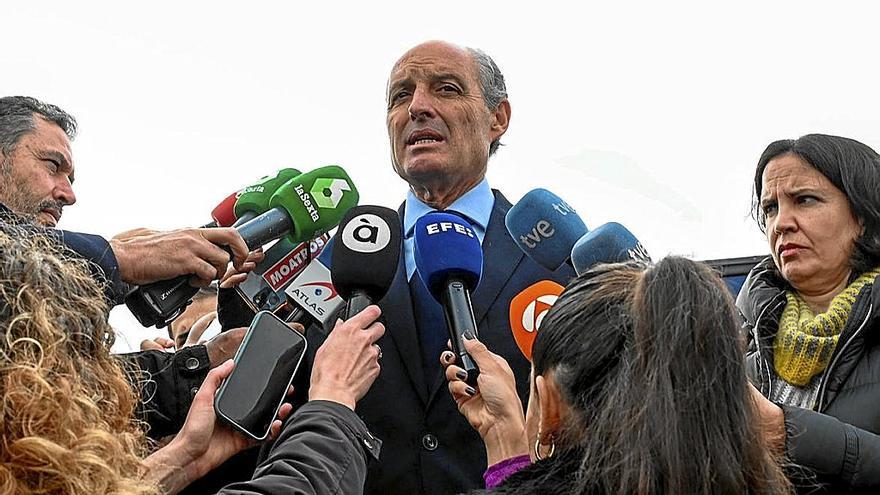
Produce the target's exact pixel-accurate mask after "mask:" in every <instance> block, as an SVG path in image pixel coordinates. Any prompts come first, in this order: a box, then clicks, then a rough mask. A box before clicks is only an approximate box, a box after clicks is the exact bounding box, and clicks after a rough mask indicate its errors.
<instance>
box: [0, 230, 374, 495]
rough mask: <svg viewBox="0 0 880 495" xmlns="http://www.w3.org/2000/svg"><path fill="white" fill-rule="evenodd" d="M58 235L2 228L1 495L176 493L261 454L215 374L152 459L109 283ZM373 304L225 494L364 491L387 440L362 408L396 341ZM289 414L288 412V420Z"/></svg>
mask: <svg viewBox="0 0 880 495" xmlns="http://www.w3.org/2000/svg"><path fill="white" fill-rule="evenodd" d="M63 249H64V248H63V247H60V246H59V245H58V244H56V243H55V242H54V241H53V240H50V239H47V238H44V237H41V236H38V235H34V234H33V232H27V233H26V232H25V231H22V230H18V229H17V228H16V227H14V226H8V225H3V224H0V493H4V494H6V493H10V494H24V493H36V494H53V493H64V494H83V495H85V494H88V495H93V494H121V493H125V494H154V493H176V492H178V491H180V490H182V489H183V488H184V487H186V486H187V485H188V484H189V483H191V482H192V481H194V480H195V479H198V478H199V477H201V476H203V475H204V474H205V473H207V472H208V471H210V470H211V469H213V468H215V467H217V466H219V465H220V464H221V463H223V462H224V461H225V460H227V459H228V458H229V457H231V456H232V455H234V454H235V453H237V452H239V451H241V450H242V449H244V448H245V447H247V446H249V445H251V443H250V442H249V441H248V440H246V439H245V438H244V437H243V436H241V435H239V434H237V433H236V432H234V431H232V430H231V429H230V428H228V427H226V426H225V425H223V424H220V423H218V422H217V421H216V416H215V414H214V408H213V398H214V393H215V391H216V390H217V388H218V387H219V385H220V383H221V382H222V379H223V378H225V377H226V376H228V375H229V373H231V371H232V368H233V363H232V361H231V360H230V361H227V362H226V363H224V364H222V365H220V366H218V367H217V368H215V369H214V370H212V371H211V372H210V373H209V374H208V377H207V378H206V379H205V381H204V383H203V384H202V386H201V387H200V389H199V391H198V393H197V394H196V396H195V398H194V399H193V405H192V406H191V408H190V410H189V414H188V416H187V419H186V422H185V424H184V425H183V428H182V429H181V431H180V432H179V433H178V434H177V436H176V437H175V438H174V439H173V440H171V442H170V443H169V444H168V445H166V446H164V447H162V448H161V449H158V450H156V451H155V452H153V453H152V454H150V455H148V454H149V451H150V447H151V446H150V445H149V444H148V441H147V439H146V437H145V435H144V428H143V424H142V423H140V422H139V421H138V420H136V419H135V416H134V411H135V406H136V404H137V401H138V395H137V393H136V390H133V388H132V386H131V383H138V382H139V380H138V379H137V377H133V378H134V379H133V380H129V379H127V377H126V375H125V373H126V371H124V370H123V368H122V367H121V366H120V364H119V362H118V361H117V359H115V358H114V357H113V356H111V355H110V352H109V349H110V347H111V345H112V343H113V340H114V334H113V330H112V328H110V326H109V325H108V323H107V320H106V315H107V310H108V308H107V307H106V305H105V302H104V301H105V299H104V298H103V297H102V292H101V290H102V289H101V288H100V287H99V286H98V284H97V283H96V282H95V281H94V280H93V279H92V278H91V276H90V275H89V272H88V270H87V267H86V266H85V263H86V262H84V261H81V260H77V259H76V258H75V257H73V256H71V254H70V253H68V252H65V251H63ZM379 314H380V311H379V309H378V308H377V307H375V306H370V307H368V308H367V309H365V310H364V311H362V312H361V313H360V314H358V315H356V316H354V317H352V318H351V319H349V320H348V321H346V322H338V323H337V325H336V328H335V329H334V330H333V332H332V333H331V336H330V337H328V339H327V340H326V341H325V343H324V345H322V347H321V348H320V349H319V350H318V354H317V357H316V361H315V365H314V367H313V370H312V379H311V387H310V390H309V402H308V403H307V404H305V405H304V406H302V407H301V408H300V409H299V410H298V411H297V412H296V413H295V414H294V415H293V416H292V418H291V421H288V422H287V424H286V425H285V426H284V429H283V430H282V428H281V421H280V420H276V421H275V422H274V424H273V428H272V430H273V431H272V433H273V436H277V437H278V438H277V441H276V442H275V444H274V446H273V447H272V449H271V451H270V453H269V457H268V459H267V460H266V462H265V463H263V464H262V465H261V466H258V468H257V472H256V474H255V478H254V479H253V480H251V481H249V482H246V483H241V484H237V485H234V486H229V487H226V488H224V489H223V490H222V491H221V493H227V492H228V493H240V492H241V491H257V492H261V493H289V492H293V491H296V492H297V493H360V492H361V491H362V490H363V484H364V480H365V476H366V463H367V457H368V456H370V455H372V456H374V457H376V456H378V448H379V445H380V443H379V442H376V441H375V439H374V438H373V437H372V435H370V433H369V431H367V429H366V426H365V425H364V424H363V422H362V421H361V420H360V418H358V417H357V415H356V414H355V413H354V407H355V403H356V402H357V400H359V399H360V398H361V397H362V396H363V395H364V394H365V393H366V391H367V390H368V389H369V387H370V385H371V384H372V382H373V381H374V380H375V378H376V377H377V376H378V374H379V364H378V348H377V347H376V346H375V345H373V344H374V343H375V341H376V340H377V339H378V338H379V337H381V335H382V334H383V333H384V327H383V326H382V324H381V323H378V322H375V320H376V319H377V318H378V317H379ZM290 412H291V406H290V405H289V404H285V405H284V406H282V408H281V412H280V413H279V419H282V418H284V417H286V416H287V415H288V414H290Z"/></svg>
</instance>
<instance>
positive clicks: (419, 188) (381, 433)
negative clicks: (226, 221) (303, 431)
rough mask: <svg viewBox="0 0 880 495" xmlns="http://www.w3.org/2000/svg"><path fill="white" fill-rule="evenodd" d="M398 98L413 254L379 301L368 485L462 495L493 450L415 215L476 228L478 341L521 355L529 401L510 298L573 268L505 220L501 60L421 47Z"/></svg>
mask: <svg viewBox="0 0 880 495" xmlns="http://www.w3.org/2000/svg"><path fill="white" fill-rule="evenodd" d="M387 102H388V115H387V124H388V135H389V139H390V143H391V150H392V164H393V166H394V170H395V171H396V172H397V174H398V175H400V177H401V178H403V179H404V180H405V181H406V182H407V183H408V184H409V186H410V190H409V193H408V194H407V198H406V201H405V203H404V204H403V205H402V206H401V208H400V210H399V211H400V213H401V219H402V220H403V222H402V223H403V229H404V249H403V250H402V254H401V258H400V260H399V262H398V268H397V275H396V277H395V280H394V283H393V285H392V287H391V289H390V290H389V292H388V294H387V295H386V296H385V297H384V299H383V300H382V301H380V302H379V306H380V307H381V308H382V314H383V318H384V322H385V327H386V329H387V332H386V334H385V336H384V337H382V339H380V341H379V342H378V344H379V346H380V347H381V349H382V356H383V357H382V360H381V366H382V370H381V372H380V374H379V378H378V379H377V380H376V382H375V383H374V384H373V387H372V388H371V389H370V391H369V392H368V393H367V395H366V396H365V397H364V398H363V399H362V400H361V401H360V402H359V403H358V406H357V412H358V414H359V415H360V416H361V417H362V418H363V419H364V421H365V422H366V423H367V424H368V425H369V427H370V429H371V431H373V432H374V433H376V435H377V437H379V438H380V439H381V440H382V441H383V445H382V452H381V455H380V460H379V462H378V463H376V464H375V465H373V466H371V468H370V471H369V473H368V477H367V485H366V490H365V492H366V493H371V494H396V493H400V494H415V493H428V494H448V493H459V492H462V491H466V490H469V489H473V488H481V487H482V486H483V479H482V474H483V472H484V471H485V469H486V452H485V449H484V447H483V442H482V441H481V440H480V437H479V436H478V435H477V433H476V432H475V431H474V430H473V428H471V427H470V426H469V425H468V423H467V421H465V419H464V418H463V417H462V416H461V415H460V414H459V413H458V410H457V408H456V405H455V402H454V401H453V400H452V398H451V396H450V395H449V393H448V392H447V388H446V381H445V379H444V378H443V376H442V373H441V366H440V354H441V352H442V351H443V350H444V349H445V346H446V344H445V343H446V340H447V338H448V337H447V330H446V324H445V320H444V317H443V313H442V309H441V307H440V306H439V304H438V303H437V302H436V301H434V300H433V299H432V298H431V296H430V295H429V294H428V292H427V289H426V288H425V287H424V285H423V284H422V282H421V279H420V278H419V275H418V274H417V273H416V272H415V262H414V259H413V228H414V225H415V222H416V220H417V219H418V218H419V217H421V216H422V215H424V214H425V213H428V212H430V211H434V210H447V211H454V212H456V213H457V214H459V215H462V216H464V217H466V218H467V219H468V221H469V222H470V223H471V224H472V226H473V228H474V231H475V233H476V234H477V237H478V238H479V239H480V241H481V243H482V248H483V253H484V258H483V275H482V279H481V281H480V284H479V286H478V287H477V289H476V291H475V292H474V294H473V296H472V301H473V309H474V316H475V318H476V321H477V327H478V330H479V338H480V340H481V341H482V342H483V343H485V344H486V345H487V346H488V347H489V349H491V350H492V351H493V352H495V353H497V354H500V355H501V356H504V358H506V359H507V360H508V361H509V362H510V365H511V368H512V369H513V371H514V373H515V375H516V378H517V388H518V391H519V393H520V396H521V397H522V399H523V401H526V400H527V398H528V383H529V379H528V376H529V370H530V364H529V363H528V361H527V360H526V359H525V357H524V356H523V355H522V353H521V352H520V351H519V349H518V347H517V345H516V342H515V340H514V337H513V335H512V333H511V329H510V325H509V310H510V302H511V299H513V297H514V296H516V295H517V294H518V293H520V292H521V291H522V290H523V289H525V288H527V287H528V286H530V285H532V284H533V283H535V282H537V281H539V280H553V281H556V282H558V283H560V284H563V285H564V284H566V283H567V282H568V280H569V279H570V278H571V277H572V276H573V275H574V272H573V271H572V270H571V269H570V268H568V267H563V268H561V269H560V270H558V271H557V272H550V271H548V270H546V269H544V268H541V267H540V266H538V265H537V264H535V263H534V262H533V261H531V259H529V258H528V257H526V256H524V255H523V253H522V252H521V251H520V250H519V249H518V248H517V246H516V244H515V243H514V241H513V239H511V237H510V235H509V234H508V232H507V230H506V228H505V225H504V216H505V215H506V213H507V211H508V210H509V209H510V207H511V204H510V202H509V201H508V200H507V199H506V198H505V197H504V196H503V195H502V194H501V193H500V192H498V191H494V190H492V189H491V188H490V187H489V185H488V183H487V181H486V179H485V174H486V168H487V166H488V160H489V156H490V155H491V154H492V153H494V152H495V151H496V150H497V149H498V146H499V145H500V142H499V140H500V138H501V136H502V135H504V133H505V131H506V130H507V126H508V123H509V120H510V103H509V102H508V101H507V92H506V88H505V85H504V77H503V76H502V74H501V72H500V71H499V70H498V67H497V66H496V65H495V63H494V62H493V61H492V59H491V58H489V57H488V56H487V55H485V54H484V53H482V52H480V51H478V50H473V49H469V48H461V47H458V46H455V45H451V44H449V43H445V42H439V41H432V42H427V43H424V44H421V45H418V46H416V47H414V48H413V49H411V50H410V51H408V52H407V53H406V54H404V55H403V57H401V59H400V60H398V62H397V63H396V64H395V65H394V68H393V69H392V72H391V76H390V79H389V81H388V95H387ZM324 337H325V335H324V334H323V331H322V329H318V328H316V327H312V328H310V329H309V330H308V333H307V338H308V340H309V348H310V355H309V356H308V357H307V362H308V360H310V359H311V358H313V357H314V349H317V348H318V347H319V346H320V343H321V341H322V339H323V338H324ZM304 368H305V369H308V366H304ZM298 383H300V384H303V385H304V386H306V385H305V384H307V383H308V380H307V378H303V377H299V379H298ZM299 390H300V392H301V393H302V390H303V388H302V387H300V388H299Z"/></svg>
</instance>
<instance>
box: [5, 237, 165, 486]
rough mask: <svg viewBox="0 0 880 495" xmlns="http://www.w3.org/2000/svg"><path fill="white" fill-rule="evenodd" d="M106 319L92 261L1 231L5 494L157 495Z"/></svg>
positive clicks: (132, 399) (131, 396)
mask: <svg viewBox="0 0 880 495" xmlns="http://www.w3.org/2000/svg"><path fill="white" fill-rule="evenodd" d="M106 312H107V306H106V303H105V302H104V298H103V295H102V290H101V288H100V287H99V286H98V285H97V284H96V283H95V281H94V280H93V279H92V278H91V277H90V276H89V275H88V271H87V269H86V266H85V265H84V262H81V261H74V260H72V259H70V258H68V257H67V256H66V255H65V253H63V252H61V251H60V248H59V247H57V245H54V244H52V241H50V240H48V239H45V238H41V237H39V236H37V237H33V236H31V235H27V234H25V233H24V232H23V231H18V230H16V229H15V228H14V227H9V226H7V227H4V228H3V229H2V230H0V335H2V338H0V438H2V448H0V492H2V493H32V492H37V491H39V492H41V493H77V494H79V493H83V494H85V493H111V492H113V493H117V492H126V493H128V492H131V493H153V492H154V491H155V490H154V489H152V488H150V487H149V486H147V485H146V484H144V483H143V482H141V481H139V480H138V478H139V475H140V472H141V469H142V466H141V463H140V456H141V455H142V454H144V452H143V451H142V448H143V438H144V437H143V432H142V429H141V428H140V427H139V425H138V424H137V422H136V421H135V420H134V419H133V411H134V407H135V404H136V401H137V396H136V394H135V392H134V390H133V389H132V387H131V385H130V383H129V381H128V380H127V379H126V377H125V375H124V373H123V371H122V369H121V368H120V367H119V364H118V362H117V360H116V359H113V358H112V357H111V356H110V354H109V348H110V345H111V344H112V340H113V333H112V329H111V328H110V327H109V325H108V324H107V321H106Z"/></svg>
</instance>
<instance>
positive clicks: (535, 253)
mask: <svg viewBox="0 0 880 495" xmlns="http://www.w3.org/2000/svg"><path fill="white" fill-rule="evenodd" d="M504 224H505V225H506V226H507V231H508V232H509V233H510V236H511V237H513V240H514V241H515V242H516V244H517V245H518V246H519V248H520V250H521V251H522V252H524V253H525V254H526V255H527V256H528V257H529V258H531V259H532V260H534V261H535V263H537V264H539V265H541V266H543V267H544V268H546V269H548V270H556V269H557V268H559V267H560V266H561V265H562V264H563V263H565V262H566V261H568V260H569V256H570V255H571V248H572V246H574V244H575V242H577V240H578V239H579V238H581V236H583V235H584V234H586V233H587V226H586V225H585V224H584V221H583V220H581V217H580V216H578V214H577V212H576V211H574V208H572V207H571V206H569V205H568V203H566V202H565V201H563V200H562V198H560V197H559V196H557V195H555V194H553V193H552V192H550V191H548V190H546V189H532V190H531V191H529V192H528V193H526V195H525V196H523V197H522V199H520V200H519V203H517V204H516V205H514V206H513V207H512V208H511V209H510V210H509V211H508V212H507V215H506V216H505V217H504Z"/></svg>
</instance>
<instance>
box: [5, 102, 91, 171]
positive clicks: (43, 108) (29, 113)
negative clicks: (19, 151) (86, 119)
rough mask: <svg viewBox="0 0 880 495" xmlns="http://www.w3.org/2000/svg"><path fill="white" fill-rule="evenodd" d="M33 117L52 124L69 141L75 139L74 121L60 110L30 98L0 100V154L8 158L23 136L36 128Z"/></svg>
mask: <svg viewBox="0 0 880 495" xmlns="http://www.w3.org/2000/svg"><path fill="white" fill-rule="evenodd" d="M34 115H39V116H40V117H42V118H44V119H46V120H48V121H49V122H54V123H55V124H57V125H58V127H60V128H61V130H63V131H64V133H65V134H67V137H68V139H70V140H71V141H72V140H73V138H74V137H76V119H74V118H73V116H72V115H70V114H69V113H67V112H65V111H64V110H62V109H61V108H59V107H57V106H55V105H52V104H49V103H43V102H42V101H40V100H38V99H36V98H31V97H30V96H4V97H3V98H0V153H2V154H3V155H4V156H6V157H9V156H10V155H11V154H12V153H13V152H14V151H15V147H16V146H17V145H18V142H19V140H21V138H22V136H24V135H25V134H27V133H29V132H32V131H33V130H34V128H36V123H35V122H34Z"/></svg>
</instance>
